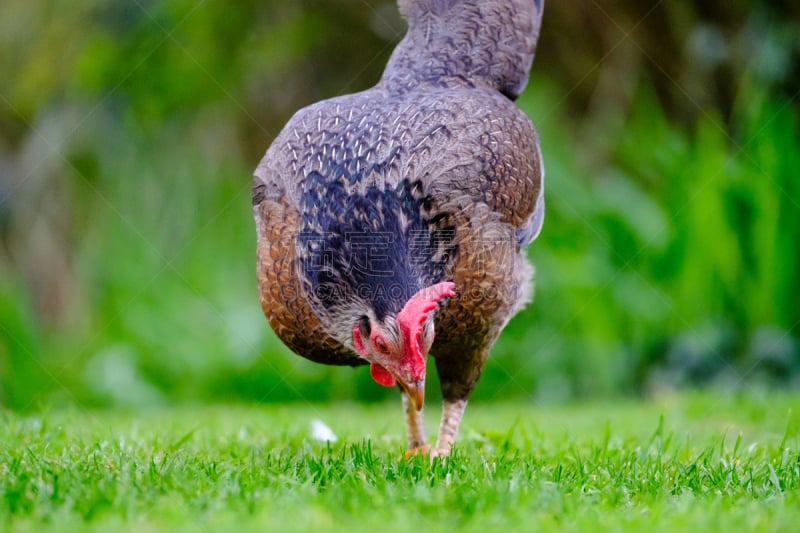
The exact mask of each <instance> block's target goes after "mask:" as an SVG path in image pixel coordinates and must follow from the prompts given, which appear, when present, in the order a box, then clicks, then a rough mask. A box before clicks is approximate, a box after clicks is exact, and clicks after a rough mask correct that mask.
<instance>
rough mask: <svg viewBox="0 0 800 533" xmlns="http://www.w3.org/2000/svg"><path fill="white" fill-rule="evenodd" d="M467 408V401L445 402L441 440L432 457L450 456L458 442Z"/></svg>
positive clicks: (437, 443) (440, 429)
mask: <svg viewBox="0 0 800 533" xmlns="http://www.w3.org/2000/svg"><path fill="white" fill-rule="evenodd" d="M466 407H467V400H455V401H452V400H450V401H448V400H445V401H444V406H443V407H442V423H441V425H440V426H439V438H438V439H437V440H436V448H435V449H434V450H433V451H432V452H431V455H432V456H434V457H435V456H440V457H441V456H447V455H450V450H452V449H453V443H454V442H455V441H456V435H457V434H458V426H459V425H460V424H461V417H463V416H464V409H465V408H466Z"/></svg>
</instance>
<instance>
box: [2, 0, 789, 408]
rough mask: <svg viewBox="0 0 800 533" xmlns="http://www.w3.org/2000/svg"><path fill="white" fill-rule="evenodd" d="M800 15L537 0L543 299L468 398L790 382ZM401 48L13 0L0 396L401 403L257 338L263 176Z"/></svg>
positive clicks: (379, 21) (383, 36)
mask: <svg viewBox="0 0 800 533" xmlns="http://www.w3.org/2000/svg"><path fill="white" fill-rule="evenodd" d="M798 15H800V9H799V8H798V7H797V5H796V3H791V2H788V1H784V2H745V1H743V0H742V1H736V2H718V1H717V2H702V3H701V2H689V1H678V2H652V3H639V2H634V1H633V0H625V1H621V2H613V3H612V2H602V1H598V2H596V1H593V0H580V1H578V2H577V3H573V2H570V3H565V2H560V3H559V2H550V3H548V5H547V12H546V14H545V21H544V28H543V31H542V36H541V40H540V43H539V52H538V57H537V60H536V62H535V64H534V69H533V74H532V78H531V83H530V86H529V88H528V90H527V92H526V93H525V94H524V95H523V97H522V98H521V99H520V105H521V106H522V107H523V109H525V110H526V112H528V114H529V115H530V116H531V118H532V119H533V120H534V122H535V123H536V124H537V126H538V127H539V130H540V133H541V137H542V144H543V152H544V157H545V163H546V169H547V201H548V214H547V221H546V224H545V228H544V231H543V233H542V236H541V237H540V238H539V240H538V241H536V242H535V243H534V245H533V246H532V247H531V249H530V255H531V257H532V259H533V260H534V262H535V264H536V266H537V278H536V280H537V297H536V302H535V304H534V305H532V306H530V307H529V308H528V309H527V310H526V311H525V312H523V313H522V314H521V315H520V316H519V317H517V318H516V319H514V320H513V321H512V322H511V324H510V325H509V327H508V329H507V331H506V333H505V334H504V335H503V337H502V338H501V340H500V342H499V343H498V345H497V347H496V348H495V350H494V354H493V357H492V359H491V360H490V362H489V364H488V365H487V368H486V371H485V374H484V377H483V378H482V380H481V384H480V385H479V386H478V388H477V391H476V398H483V399H493V398H501V397H503V398H508V397H534V398H537V399H539V400H543V401H558V400H563V399H567V398H571V397H574V396H596V395H610V394H617V393H641V392H645V393H650V392H658V391H659V390H662V389H665V388H672V387H676V386H682V385H690V384H698V383H716V384H719V385H722V386H728V387H749V386H755V385H754V384H757V383H760V384H765V385H767V386H772V385H776V384H782V385H785V386H791V387H798V386H800V348H798V342H797V337H798V331H799V330H800V307H799V306H797V305H796V302H795V300H796V298H797V295H798V294H800V275H799V273H800V264H798V263H799V262H800V259H799V258H798V252H797V243H798V242H800V182H799V181H798V169H799V168H800V152H799V151H798V147H799V146H800V127H799V126H798V121H799V120H800V115H799V114H798V106H797V97H798V89H800V59H799V58H800V38H798V35H800V23H798V20H800V17H799V16H798ZM403 32H404V25H403V22H402V20H401V19H400V18H399V16H398V15H397V13H396V9H395V7H394V4H393V2H390V1H388V0H383V1H380V0H372V1H366V0H336V1H332V0H302V1H296V2H281V1H278V0H259V1H255V0H245V1H241V2H237V3H235V5H234V4H230V3H224V2H221V1H219V0H207V1H205V2H202V1H201V2H198V1H196V0H191V1H190V0H164V1H160V2H159V1H154V0H134V1H132V2H128V1H125V2H123V1H100V0H77V1H72V2H66V1H64V0H51V1H49V2H25V1H23V0H5V1H4V2H3V3H2V5H0V403H1V404H2V405H6V406H10V407H13V408H17V409H21V410H26V409H35V408H37V407H39V406H42V405H48V404H58V403H64V402H80V403H83V404H87V405H130V406H136V405H146V404H155V403H162V402H172V401H179V400H181V401H183V400H231V399H241V400H249V401H281V400H300V399H310V400H329V399H339V398H353V397H355V398H358V399H361V400H372V399H379V398H384V397H387V396H389V395H391V394H393V391H387V390H384V389H382V388H380V387H377V386H376V385H374V383H372V382H371V380H370V379H369V376H368V373H367V372H364V371H355V372H352V371H349V370H347V369H334V368H328V367H323V366H319V365H314V364H312V363H310V362H307V361H305V360H303V359H301V358H299V357H296V356H293V355H290V353H289V352H288V350H287V349H286V348H284V347H283V346H282V345H281V344H280V342H279V341H278V340H277V339H276V338H275V337H274V335H273V334H272V333H271V332H270V331H269V328H268V325H267V323H266V321H265V320H264V318H263V317H262V316H261V311H260V308H259V305H258V298H257V291H256V287H255V275H254V262H255V261H254V248H255V232H254V227H253V221H252V214H251V208H250V183H251V180H250V175H251V173H252V169H253V168H254V167H255V165H256V164H257V162H258V160H259V158H260V156H261V154H263V151H264V150H265V149H266V147H267V146H268V145H269V142H270V141H271V139H272V138H273V137H274V136H275V134H276V133H277V132H278V131H279V129H280V127H281V126H282V124H283V123H284V122H285V121H286V120H287V119H288V118H289V116H291V114H292V113H293V112H294V111H295V110H297V109H298V108H300V107H302V106H304V105H307V104H309V103H311V102H314V101H317V100H320V99H322V98H327V97H331V96H334V95H337V94H342V93H345V92H353V91H357V90H361V89H364V88H366V87H369V86H370V85H372V84H373V83H374V82H375V81H376V80H377V79H378V77H379V76H380V72H381V71H382V68H383V65H384V64H385V61H386V59H387V58H388V56H389V54H390V53H391V50H392V47H393V45H394V44H395V43H396V42H397V41H398V40H399V39H400V38H401V37H402V34H403ZM431 381H433V380H431ZM429 391H430V394H431V396H434V397H435V396H436V392H437V391H436V386H435V384H434V383H431V384H430V385H429Z"/></svg>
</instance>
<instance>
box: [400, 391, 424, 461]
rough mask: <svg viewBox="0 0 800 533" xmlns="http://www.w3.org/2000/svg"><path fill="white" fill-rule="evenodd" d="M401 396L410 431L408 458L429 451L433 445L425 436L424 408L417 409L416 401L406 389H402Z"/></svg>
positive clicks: (407, 426)
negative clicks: (409, 395)
mask: <svg viewBox="0 0 800 533" xmlns="http://www.w3.org/2000/svg"><path fill="white" fill-rule="evenodd" d="M400 398H402V400H403V411H404V412H405V414H406V431H407V432H408V451H407V452H406V458H408V457H411V456H412V455H417V454H427V453H429V452H430V449H431V447H430V445H429V444H428V439H427V437H426V436H425V418H424V417H423V416H422V410H419V411H417V409H416V407H415V406H414V402H412V401H411V398H409V397H408V394H406V393H405V391H400Z"/></svg>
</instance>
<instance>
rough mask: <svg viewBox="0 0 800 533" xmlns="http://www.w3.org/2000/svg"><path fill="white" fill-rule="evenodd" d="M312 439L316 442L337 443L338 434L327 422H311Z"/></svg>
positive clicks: (315, 420)
mask: <svg viewBox="0 0 800 533" xmlns="http://www.w3.org/2000/svg"><path fill="white" fill-rule="evenodd" d="M311 438H312V439H315V440H321V441H328V442H336V440H337V439H336V434H335V433H334V432H333V430H332V429H331V428H329V427H328V425H327V424H325V422H323V421H322V420H319V419H316V418H315V419H314V420H312V421H311Z"/></svg>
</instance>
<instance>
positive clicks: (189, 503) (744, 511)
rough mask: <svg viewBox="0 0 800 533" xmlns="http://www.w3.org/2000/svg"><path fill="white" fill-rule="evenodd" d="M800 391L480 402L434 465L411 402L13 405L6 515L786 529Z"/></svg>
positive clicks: (472, 526) (53, 522)
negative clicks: (408, 436) (406, 452)
mask: <svg viewBox="0 0 800 533" xmlns="http://www.w3.org/2000/svg"><path fill="white" fill-rule="evenodd" d="M798 400H800V397H798V396H797V395H788V394H781V395H776V394H767V393H763V394H761V393H750V394H749V395H746V396H741V395H739V396H725V395H714V394H703V395H699V394H698V395H688V396H676V397H671V396H670V397H663V398H661V399H659V400H653V401H650V402H645V403H640V402H634V401H627V402H618V403H604V404H592V405H575V406H567V407H547V406H537V405H523V404H507V403H506V404H480V403H475V404H474V405H471V406H470V408H469V409H468V410H467V416H466V419H465V422H464V425H463V427H462V432H461V439H460V441H459V446H458V448H457V450H456V452H455V455H454V456H453V457H452V458H451V459H449V460H447V461H444V462H435V463H434V464H433V465H432V466H431V465H430V464H429V461H428V460H427V459H425V458H415V459H413V460H410V461H406V460H402V459H400V456H401V455H402V451H403V446H404V444H403V439H404V437H403V433H402V427H403V423H402V417H401V413H400V407H399V405H380V406H373V407H366V406H360V405H350V404H343V405H333V406H312V405H296V406H263V407H247V406H220V407H186V408H173V409H164V410H155V411H150V412H147V411H145V412H136V413H121V412H81V411H77V410H70V411H65V412H50V413H47V414H44V415H37V416H21V415H17V414H12V413H5V414H0V443H1V444H0V529H5V528H6V527H9V528H10V529H12V530H20V531H40V530H42V529H45V530H47V529H49V530H53V531H64V530H74V529H80V530H84V529H86V530H96V531H107V530H109V529H122V530H127V531H137V532H138V531H174V530H178V531H197V530H199V529H201V530H232V529H235V530H253V531H256V530H257V531H264V530H268V531H293V530H314V531H328V530H341V529H342V528H348V529H352V530H357V531H358V530H363V531H389V530H401V531H408V530H414V529H416V530H425V531H450V530H453V528H454V527H456V526H457V527H458V528H459V530H467V531H470V530H472V531H479V530H484V531H485V530H486V529H487V528H489V527H491V528H493V529H494V528H497V527H506V528H511V529H513V530H519V529H521V528H524V529H525V530H534V529H536V530H540V531H548V530H552V531H570V530H593V531H594V530H600V531H605V530H622V531H675V530H687V531H688V530H691V531H696V530H698V529H700V528H704V529H712V530H724V529H735V530H741V529H750V530H763V529H769V530H775V531H781V530H784V531H791V530H794V528H795V527H796V525H797V524H798V523H800V498H798V489H800V417H798V413H797V411H796V410H793V406H795V405H797V404H798ZM429 407H432V406H429ZM435 407H438V406H435ZM429 410H431V411H435V412H431V413H429V415H430V418H429V420H428V422H429V430H431V431H432V430H433V429H434V428H435V423H436V416H438V409H429ZM313 419H320V420H323V421H324V422H325V423H326V424H328V425H329V426H330V427H331V428H332V429H333V430H334V431H335V432H336V433H337V435H338V436H339V440H338V441H337V442H336V443H333V444H326V443H320V442H316V441H312V440H310V438H309V426H310V423H311V421H312V420H313Z"/></svg>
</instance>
